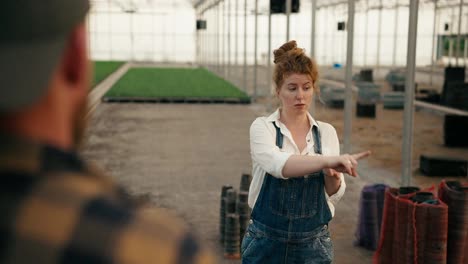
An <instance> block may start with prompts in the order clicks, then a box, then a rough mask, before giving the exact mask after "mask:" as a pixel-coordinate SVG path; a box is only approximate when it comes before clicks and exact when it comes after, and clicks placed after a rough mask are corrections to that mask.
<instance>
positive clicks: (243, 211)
mask: <svg viewBox="0 0 468 264" xmlns="http://www.w3.org/2000/svg"><path fill="white" fill-rule="evenodd" d="M248 198H249V193H248V192H245V191H240V192H239V200H238V201H237V213H238V214H239V224H240V226H239V227H240V229H239V231H240V238H241V240H242V238H243V237H244V234H245V231H246V230H247V227H248V226H249V220H250V207H249V204H248V203H247V200H248Z"/></svg>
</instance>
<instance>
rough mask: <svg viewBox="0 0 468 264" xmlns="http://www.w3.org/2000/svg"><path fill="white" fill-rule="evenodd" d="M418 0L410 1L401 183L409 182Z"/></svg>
mask: <svg viewBox="0 0 468 264" xmlns="http://www.w3.org/2000/svg"><path fill="white" fill-rule="evenodd" d="M418 4H419V1H418V0H411V1H410V12H409V27H408V54H407V60H406V65H407V66H406V85H405V110H404V126H403V146H402V150H403V157H402V163H403V168H402V174H401V185H402V186H408V185H410V184H411V176H412V172H413V170H412V163H411V162H412V154H413V114H414V105H413V104H414V75H415V70H416V37H417V34H418Z"/></svg>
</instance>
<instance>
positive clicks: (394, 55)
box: [392, 3, 400, 67]
mask: <svg viewBox="0 0 468 264" xmlns="http://www.w3.org/2000/svg"><path fill="white" fill-rule="evenodd" d="M399 11H400V8H399V6H398V3H397V4H396V5H395V20H394V22H393V23H394V25H393V26H394V28H393V61H392V65H393V67H395V66H396V53H397V52H396V51H397V44H398V42H397V40H398V16H399V14H400V12H399Z"/></svg>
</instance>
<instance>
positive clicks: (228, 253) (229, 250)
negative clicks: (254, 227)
mask: <svg viewBox="0 0 468 264" xmlns="http://www.w3.org/2000/svg"><path fill="white" fill-rule="evenodd" d="M236 202H237V192H236V191H235V190H234V189H229V190H228V191H227V194H226V220H225V230H224V257H225V258H230V259H237V258H240V225H239V215H238V214H237V213H236Z"/></svg>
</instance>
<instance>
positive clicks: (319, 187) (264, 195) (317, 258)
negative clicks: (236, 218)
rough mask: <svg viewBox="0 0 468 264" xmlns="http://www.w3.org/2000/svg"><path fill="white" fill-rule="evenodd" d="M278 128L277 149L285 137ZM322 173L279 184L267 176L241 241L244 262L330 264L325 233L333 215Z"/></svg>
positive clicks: (316, 137)
mask: <svg viewBox="0 0 468 264" xmlns="http://www.w3.org/2000/svg"><path fill="white" fill-rule="evenodd" d="M273 125H274V126H275V128H276V146H278V147H279V148H280V149H281V148H282V147H283V135H282V134H281V131H280V129H279V127H278V126H277V125H276V124H275V123H273ZM312 134H313V137H314V142H315V144H314V145H315V146H314V151H315V153H318V154H321V153H322V147H321V139H320V133H319V130H318V127H317V126H315V125H314V126H313V127H312ZM324 187H325V182H324V174H323V171H320V172H316V173H313V174H310V175H308V176H305V177H299V178H291V179H287V180H283V179H278V178H275V177H273V176H271V175H270V174H268V173H266V175H265V178H264V179H263V184H262V187H261V190H260V193H259V195H258V198H257V201H256V203H255V206H254V208H253V211H252V219H251V221H250V225H249V227H248V229H247V231H246V233H245V236H244V239H243V240H242V246H241V251H242V263H262V264H263V263H268V264H275V263H287V264H290V263H301V264H303V263H331V262H332V259H333V249H332V243H331V240H330V233H329V232H328V222H329V221H330V220H331V218H332V216H331V212H330V208H329V207H328V204H327V201H326V198H325V190H324Z"/></svg>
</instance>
